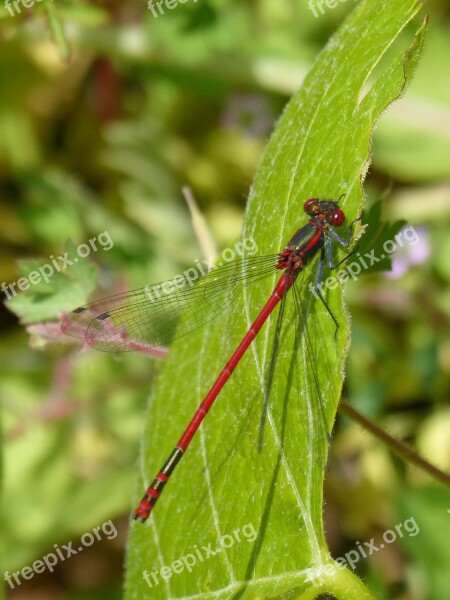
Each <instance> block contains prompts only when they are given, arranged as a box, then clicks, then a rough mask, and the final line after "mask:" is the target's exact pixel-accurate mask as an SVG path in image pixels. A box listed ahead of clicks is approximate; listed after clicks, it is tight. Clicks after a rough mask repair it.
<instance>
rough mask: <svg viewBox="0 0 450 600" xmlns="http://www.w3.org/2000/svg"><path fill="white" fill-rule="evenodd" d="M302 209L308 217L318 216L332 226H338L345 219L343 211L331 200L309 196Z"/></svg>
mask: <svg viewBox="0 0 450 600" xmlns="http://www.w3.org/2000/svg"><path fill="white" fill-rule="evenodd" d="M303 210H304V211H305V212H306V214H308V215H309V216H310V217H318V218H319V219H320V220H321V221H325V222H326V223H328V224H329V225H333V226H334V227H339V226H340V225H342V223H343V222H344V221H345V215H344V211H343V210H342V209H341V208H339V206H338V205H337V203H336V202H333V201H332V200H319V199H318V198H310V199H309V200H307V201H306V202H305V204H304V205H303Z"/></svg>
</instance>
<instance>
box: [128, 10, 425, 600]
mask: <svg viewBox="0 0 450 600" xmlns="http://www.w3.org/2000/svg"><path fill="white" fill-rule="evenodd" d="M419 8H420V7H419V6H418V5H417V4H416V3H415V2H412V1H410V2H405V1H400V0H395V1H392V2H389V3H388V2H379V3H373V2H363V3H361V5H360V6H358V7H357V8H356V9H355V10H354V11H353V13H352V14H351V15H350V16H349V18H348V19H347V21H346V22H345V23H344V25H343V26H342V27H341V29H340V30H339V31H338V32H337V33H336V35H335V36H334V37H333V38H332V39H331V41H330V42H329V44H328V45H327V47H326V48H325V49H324V51H323V52H322V54H321V55H320V56H319V58H318V60H317V62H316V64H315V66H314V67H313V69H312V70H311V72H310V74H309V75H308V77H307V79H306V80H305V82H304V85H303V87H302V89H301V90H300V91H299V92H298V93H297V94H296V95H295V96H294V97H293V99H292V100H291V102H290V103H289V104H288V106H287V107H286V110H285V112H284V114H283V116H282V117H281V119H280V121H279V123H278V124H277V127H276V130H275V132H274V134H273V136H272V138H271V140H270V142H269V144H268V147H267V150H266V152H265V154H264V157H263V159H262V161H261V164H260V166H259V168H258V172H257V174H256V177H255V181H254V184H253V187H252V190H251V194H250V198H249V203H248V207H247V214H246V220H245V224H244V230H243V239H244V240H245V239H247V238H253V239H254V240H255V242H256V244H257V246H258V254H261V255H263V254H272V253H274V252H277V251H279V250H281V249H282V248H283V247H284V246H285V244H286V242H287V241H288V239H289V238H290V236H291V235H292V234H293V233H294V231H295V230H296V229H298V228H299V227H300V226H302V225H303V224H304V223H305V218H304V215H303V211H302V206H303V203H304V201H305V200H306V199H308V198H310V197H315V196H319V197H321V198H333V199H337V198H338V197H339V196H340V195H341V194H343V193H345V194H346V197H345V199H344V200H343V201H342V203H341V204H342V206H343V209H344V210H345V212H346V216H347V219H348V221H347V222H348V223H349V222H350V221H352V220H353V219H354V218H355V217H356V216H357V215H358V214H359V210H360V205H361V200H362V193H361V181H362V179H363V177H364V175H365V172H366V170H367V166H368V162H369V151H368V149H369V146H370V137H371V133H372V129H373V126H374V120H375V118H376V117H377V116H378V114H379V113H380V111H381V110H383V109H384V108H385V107H386V105H387V104H388V103H389V102H391V101H393V100H394V99H395V98H397V97H398V96H399V95H400V94H401V93H402V92H403V91H404V87H405V84H406V83H407V77H409V76H410V74H411V69H410V66H411V65H413V63H414V61H416V59H417V56H418V54H419V52H420V47H421V40H422V37H423V33H424V29H423V28H422V29H421V30H419V32H418V34H417V37H416V39H415V40H414V42H413V45H412V46H411V48H410V49H408V50H407V52H406V53H405V51H404V50H403V52H402V53H401V54H400V55H399V56H397V57H396V58H394V60H393V62H392V63H391V64H390V66H389V67H388V68H387V71H386V72H387V73H388V74H389V78H386V79H385V80H383V81H382V82H380V80H381V79H383V78H384V74H382V75H381V76H380V77H379V78H378V79H377V80H376V82H375V83H374V85H373V86H372V88H371V90H370V91H369V93H368V94H366V95H365V96H363V99H362V101H360V100H359V99H360V96H361V95H362V90H363V88H364V85H365V84H366V81H367V79H368V77H369V75H370V73H371V72H372V71H373V69H374V68H375V66H376V65H377V63H378V62H379V61H380V59H381V57H382V56H383V54H384V53H385V52H386V50H387V49H388V48H389V47H390V46H391V44H392V42H393V41H394V40H395V39H396V37H397V36H398V34H399V32H400V31H401V30H402V29H403V28H404V27H405V25H406V24H407V23H408V22H409V21H410V20H411V19H412V18H413V16H414V15H415V14H416V13H417V11H418V9H419ZM343 256H345V251H344V250H343V249H342V250H339V252H337V256H336V257H335V258H336V260H340V259H341V258H342V257H343ZM314 265H315V266H317V262H316V263H315V264H314ZM314 265H312V266H311V268H308V269H307V270H305V272H304V273H301V274H300V276H299V279H300V280H301V281H300V283H301V284H302V285H301V291H300V294H301V300H302V301H303V305H304V306H306V305H309V304H310V305H311V310H310V312H309V317H308V332H310V334H309V337H308V336H302V339H301V340H300V341H299V340H297V339H296V337H295V331H296V327H295V314H294V302H293V301H292V298H288V299H287V302H286V311H285V315H284V316H285V326H284V328H283V331H282V338H281V346H280V355H279V358H278V362H277V369H276V373H275V377H274V382H273V390H272V394H271V403H270V410H269V414H268V422H267V426H266V430H265V438H264V446H263V449H262V452H258V444H257V438H258V428H259V422H260V417H261V406H262V402H261V400H262V394H263V390H264V386H265V374H266V372H267V367H268V362H269V357H270V352H271V348H272V340H273V335H274V327H275V323H276V315H273V316H272V317H271V318H270V320H269V322H268V323H267V324H266V325H265V326H264V327H263V329H262V331H261V332H260V334H259V335H258V336H257V338H256V340H255V341H254V342H253V344H252V346H251V347H250V349H249V350H248V352H247V353H246V355H245V356H244V358H243V359H242V362H241V363H240V364H239V366H238V367H237V369H236V373H235V374H234V375H233V376H232V378H231V379H230V381H229V382H228V383H227V385H226V387H225V388H224V390H223V391H222V392H221V394H220V397H219V399H218V401H217V403H216V405H215V406H214V407H213V409H212V410H211V415H210V416H208V417H207V420H206V422H205V423H204V425H203V426H202V427H201V429H200V431H199V432H198V434H197V436H196V438H195V439H194V441H193V443H192V446H191V447H190V449H189V451H188V452H187V453H186V456H185V457H184V458H183V460H182V463H181V465H180V467H179V468H178V469H177V471H176V472H175V473H174V475H173V477H172V478H171V480H170V482H169V483H168V486H167V490H166V491H165V492H164V495H163V497H162V500H160V502H159V503H158V504H157V506H156V508H155V511H154V513H153V514H152V517H151V518H150V520H149V522H148V523H147V524H146V525H144V526H142V525H140V524H138V523H136V524H135V525H133V528H132V532H131V535H130V542H129V550H128V580H127V595H126V598H127V599H128V600H131V599H132V598H152V599H153V598H183V599H184V598H190V599H193V598H199V599H200V598H202V599H206V598H214V599H222V598H233V599H237V598H239V599H244V598H245V599H246V598H262V597H267V598H269V597H270V598H313V597H315V595H316V594H317V593H319V592H321V591H328V592H331V593H334V594H335V595H336V596H337V597H339V598H364V597H367V598H369V597H370V594H369V592H366V591H365V589H364V588H363V586H362V584H361V583H360V582H358V580H357V579H356V578H355V577H354V576H353V575H352V574H351V573H350V572H349V571H347V570H344V571H343V570H341V569H339V567H338V566H337V565H336V564H335V563H334V562H333V561H332V560H331V558H330V557H329V554H328V549H327V546H326V542H325V535H324V531H323V523H322V482H323V476H324V470H325V464H326V457H327V450H328V447H327V440H326V436H325V433H326V432H325V431H324V430H325V425H324V423H323V420H324V419H325V421H326V428H327V429H328V431H330V430H331V427H332V423H333V421H334V416H335V412H336V408H337V404H338V401H339V395H340V391H341V387H342V380H343V368H344V360H345V355H346V351H347V347H348V324H347V318H346V316H345V309H344V307H343V303H342V295H341V289H340V287H339V286H337V287H336V289H333V290H329V291H328V292H327V301H328V303H329V306H330V308H331V310H332V311H333V314H335V315H337V316H338V319H339V323H340V328H339V332H338V335H337V340H336V342H334V333H335V327H334V323H333V322H332V320H331V318H330V317H329V315H328V314H327V311H326V309H325V307H324V306H323V305H321V303H320V302H314V301H313V300H314V299H313V297H312V294H311V293H310V291H309V287H308V286H309V284H310V283H311V282H313V281H314V280H315V270H316V269H315V266H314ZM327 275H328V273H327ZM274 282H275V276H274V278H269V279H267V280H265V281H263V282H261V283H260V284H258V285H257V286H256V287H255V288H254V289H253V286H252V288H249V289H246V290H245V292H244V294H243V298H242V302H241V303H240V304H239V305H236V306H234V307H233V308H232V309H231V310H230V311H228V312H226V313H225V314H223V315H221V316H220V317H218V318H217V319H216V320H215V321H214V322H212V323H210V324H208V325H207V326H205V327H204V328H203V329H201V330H200V331H198V332H196V333H194V334H193V335H191V336H189V338H188V339H185V338H182V339H180V340H179V341H177V342H176V343H175V344H174V345H173V347H172V349H171V353H170V357H169V359H168V361H167V365H166V367H165V370H164V374H163V376H162V377H161V380H160V382H159V384H158V387H157V390H156V394H155V397H154V399H153V401H152V404H151V408H150V416H149V422H148V431H147V432H146V434H145V449H144V452H143V456H142V459H141V474H142V475H144V474H145V484H147V483H148V482H149V481H151V479H152V478H153V475H154V473H156V471H157V469H158V467H160V465H161V464H162V463H163V462H164V460H165V458H166V457H167V455H168V454H169V452H170V450H171V449H172V447H173V446H174V445H175V443H176V441H177V440H178V438H179V436H180V435H181V433H182V431H183V429H184V427H185V425H186V424H187V423H188V421H189V420H190V418H191V417H192V415H193V413H194V411H195V409H196V407H197V406H198V404H199V402H200V401H201V400H202V398H203V397H204V395H205V394H206V392H207V391H208V389H209V387H210V385H211V384H212V383H213V382H214V380H215V378H216V376H217V375H218V373H219V372H220V370H221V369H222V368H223V366H224V364H225V362H226V360H227V358H228V357H229V355H230V354H231V353H232V351H233V349H234V348H235V347H236V346H237V344H238V343H239V342H240V340H241V339H242V337H243V335H244V333H245V331H246V329H247V327H248V325H249V324H250V323H251V322H252V321H253V319H254V318H255V317H256V315H257V314H258V312H259V310H260V309H261V308H262V306H263V305H264V303H265V302H266V300H267V298H268V297H269V295H270V293H271V291H272V289H273V285H274ZM311 349H312V350H313V355H314V357H315V361H316V363H315V366H316V367H317V371H316V372H315V371H313V370H312V366H311V365H309V366H308V363H307V362H306V363H305V362H304V360H305V359H304V357H303V355H304V354H306V353H307V352H309V351H310V350H311ZM316 377H318V379H319V381H320V383H321V391H320V395H321V398H319V399H318V398H317V389H316V387H315V381H316ZM317 400H319V402H318V401H317ZM143 489H144V483H143V482H142V481H139V485H138V491H137V492H136V498H138V497H140V495H141V493H142V491H143ZM245 531H247V533H249V535H248V536H246V535H244V532H245ZM252 531H255V534H256V535H255V536H253V534H252ZM236 532H237V533H236ZM224 536H225V537H224ZM237 536H239V538H240V540H238V537H237ZM252 538H254V539H252ZM224 539H226V540H228V541H229V542H230V546H229V547H228V548H224V547H223V546H222V545H221V540H222V541H223V540H224ZM231 541H232V544H231ZM204 547H210V548H211V549H213V550H218V551H217V552H216V554H214V556H205V553H206V551H205V550H202V549H203V548H204ZM197 550H198V551H199V552H200V554H201V556H202V559H201V558H200V557H199V555H198V554H197V560H196V563H195V565H193V566H192V567H191V568H188V567H187V566H186V565H185V566H184V567H183V568H181V567H180V566H179V564H180V563H179V562H178V561H181V565H183V564H185V562H186V560H185V559H186V557H187V556H188V555H194V556H195V553H196V552H197ZM183 560H184V561H185V562H183ZM164 567H165V568H166V569H165V570H164ZM326 567H327V569H328V570H327V573H328V575H327V576H324V575H322V577H321V578H319V579H313V580H311V573H317V572H322V573H323V572H324V570H325V568H326ZM162 569H163V571H162ZM177 569H181V570H180V572H177ZM162 573H165V577H164V576H163V575H162ZM145 576H146V577H147V579H146V578H145ZM149 580H150V583H149Z"/></svg>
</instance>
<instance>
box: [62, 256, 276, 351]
mask: <svg viewBox="0 0 450 600" xmlns="http://www.w3.org/2000/svg"><path fill="white" fill-rule="evenodd" d="M277 260H278V254H273V255H268V256H252V257H248V258H242V259H237V260H235V261H233V262H231V263H228V264H225V265H222V266H220V267H217V268H214V269H213V270H212V271H210V272H209V273H207V274H206V275H204V276H203V277H201V278H199V279H198V280H197V281H196V282H195V283H192V282H190V280H189V279H188V278H186V277H183V276H181V275H178V276H176V277H174V279H172V280H169V281H165V282H162V283H157V284H154V285H148V286H145V287H143V288H140V289H138V290H134V291H131V292H126V293H125V294H118V295H116V296H110V297H108V298H104V299H102V300H98V301H95V302H91V303H90V304H87V305H86V306H82V307H80V308H77V309H75V310H74V311H72V312H71V313H69V314H68V315H66V316H65V317H64V318H63V320H62V324H61V328H62V331H63V332H64V333H65V334H67V335H70V336H73V337H78V338H85V339H86V341H87V343H88V344H89V345H90V346H92V347H93V348H95V349H97V350H101V351H103V352H121V351H127V350H135V349H136V348H137V347H138V346H139V347H141V348H142V347H143V346H144V347H145V346H147V347H154V346H161V345H165V344H168V343H170V342H171V341H172V340H173V339H176V338H179V337H182V336H184V335H187V334H188V333H190V332H191V331H194V330H196V329H198V328H199V327H201V326H202V325H204V324H205V323H207V322H208V321H210V320H211V319H213V318H214V317H216V316H217V315H219V314H220V313H221V312H222V311H223V310H224V309H225V308H226V307H227V306H229V305H230V304H231V303H232V301H233V299H234V298H235V296H236V294H237V293H238V291H239V290H241V289H242V288H243V287H245V286H247V285H249V284H251V283H254V282H255V281H258V280H260V279H262V278H265V277H267V276H268V275H270V274H271V273H273V272H274V271H275V269H276V265H277Z"/></svg>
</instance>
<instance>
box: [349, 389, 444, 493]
mask: <svg viewBox="0 0 450 600" xmlns="http://www.w3.org/2000/svg"><path fill="white" fill-rule="evenodd" d="M339 412H341V413H342V414H344V415H346V416H347V417H349V418H350V419H352V421H356V422H357V423H359V424H360V425H361V426H362V427H364V429H367V430H368V431H370V432H371V433H373V435H374V436H375V437H377V438H379V439H380V440H381V441H383V442H384V443H385V444H387V446H389V447H390V448H391V449H392V450H393V451H394V452H395V453H396V454H398V455H399V456H401V457H402V458H404V459H405V460H406V461H408V462H410V463H412V464H414V465H416V466H417V467H419V468H420V469H422V470H423V471H425V472H426V473H428V474H429V475H431V477H434V479H437V480H438V481H440V482H441V483H444V484H445V485H448V486H449V487H450V475H449V474H448V473H444V471H441V470H440V469H438V468H437V467H435V466H434V465H432V464H430V463H429V462H428V461H426V460H425V459H424V458H422V457H421V456H419V455H418V454H417V453H416V452H414V450H413V449H412V448H410V447H409V446H407V445H406V444H404V443H403V442H400V441H399V440H396V439H395V438H393V437H392V436H390V435H389V434H388V433H386V432H385V431H383V430H382V429H380V427H378V425H375V423H373V422H372V421H370V420H369V419H367V418H366V417H365V416H364V415H362V414H361V413H360V412H358V411H357V410H356V409H354V408H353V406H351V405H350V404H349V403H348V402H346V401H345V400H341V402H340V404H339Z"/></svg>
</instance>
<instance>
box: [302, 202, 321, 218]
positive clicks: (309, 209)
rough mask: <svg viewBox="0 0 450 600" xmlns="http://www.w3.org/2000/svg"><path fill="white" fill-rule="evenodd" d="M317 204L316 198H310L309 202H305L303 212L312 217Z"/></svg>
mask: <svg viewBox="0 0 450 600" xmlns="http://www.w3.org/2000/svg"><path fill="white" fill-rule="evenodd" d="M318 202H319V199H318V198H310V199H309V200H307V201H306V202H305V204H304V205H303V210H304V211H305V213H308V214H309V215H314V214H315V213H316V208H317V204H318Z"/></svg>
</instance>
